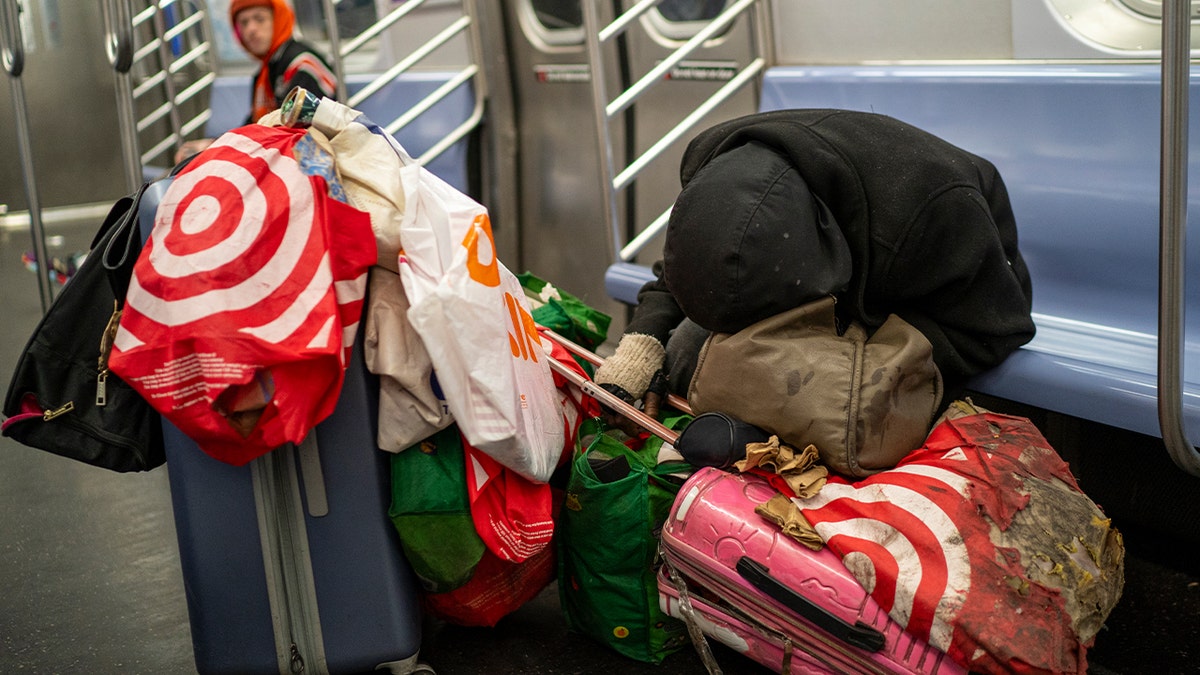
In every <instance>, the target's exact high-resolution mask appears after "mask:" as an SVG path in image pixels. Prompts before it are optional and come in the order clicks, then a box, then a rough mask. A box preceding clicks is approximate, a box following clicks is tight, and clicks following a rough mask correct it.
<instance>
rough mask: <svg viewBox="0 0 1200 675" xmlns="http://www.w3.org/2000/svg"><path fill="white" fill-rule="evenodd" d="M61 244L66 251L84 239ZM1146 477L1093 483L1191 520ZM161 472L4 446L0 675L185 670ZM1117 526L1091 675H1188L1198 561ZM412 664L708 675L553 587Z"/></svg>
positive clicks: (1165, 542)
mask: <svg viewBox="0 0 1200 675" xmlns="http://www.w3.org/2000/svg"><path fill="white" fill-rule="evenodd" d="M64 235H65V239H64V241H63V242H62V243H61V244H60V245H59V248H60V249H62V250H65V251H69V250H71V249H72V248H73V247H78V246H85V245H86V242H87V240H88V239H89V238H90V231H77V232H74V233H72V232H70V231H67V232H64ZM79 241H82V242H83V243H82V244H80V243H77V242H79ZM26 248H28V243H27V235H25V234H24V233H19V235H14V234H12V233H4V232H0V301H2V304H0V307H2V312H3V327H2V329H3V335H4V339H3V341H2V342H0V386H2V387H3V389H7V381H8V377H9V375H10V374H11V372H12V369H13V365H14V364H15V361H16V358H17V355H18V354H19V352H20V350H21V347H22V346H23V344H24V342H25V340H26V338H27V337H28V335H29V333H30V332H31V331H32V329H33V326H34V323H35V322H36V319H37V316H38V312H39V308H38V302H37V292H36V282H35V277H34V275H33V274H31V273H30V272H28V271H27V270H25V269H24V268H23V267H22V266H21V264H20V260H19V258H20V252H21V251H22V250H25V249H26ZM1144 470H1145V467H1144V466H1143V465H1139V466H1136V467H1130V466H1128V463H1126V464H1125V465H1123V467H1122V469H1121V471H1123V472H1125V473H1124V474H1123V475H1113V476H1109V478H1111V481H1110V482H1111V483H1112V484H1113V487H1109V486H1108V484H1107V483H1105V482H1104V480H1102V479H1097V481H1096V483H1095V484H1096V485H1097V486H1098V487H1102V488H1104V490H1106V492H1105V495H1106V496H1108V495H1109V494H1112V495H1114V496H1113V497H1112V499H1116V496H1117V495H1121V496H1123V497H1128V498H1129V499H1128V500H1127V501H1129V502H1130V503H1135V504H1136V503H1137V502H1138V500H1142V501H1143V502H1151V503H1153V502H1154V501H1155V500H1159V501H1163V502H1164V503H1166V499H1167V497H1165V496H1164V495H1168V494H1179V495H1182V501H1180V502H1177V505H1176V506H1173V507H1171V508H1172V509H1173V510H1174V511H1175V512H1177V513H1178V512H1184V513H1186V514H1187V515H1188V516H1189V518H1190V519H1191V520H1192V521H1194V520H1195V516H1196V513H1197V505H1196V495H1197V494H1200V492H1197V491H1196V489H1195V488H1196V487H1197V485H1198V484H1197V482H1196V481H1192V480H1191V479H1184V480H1179V479H1177V478H1172V479H1168V480H1167V481H1165V483H1171V485H1170V486H1169V489H1170V490H1171V491H1172V492H1166V489H1167V487H1163V486H1164V482H1159V483H1155V482H1151V483H1150V485H1149V486H1146V485H1144V484H1141V483H1139V482H1138V481H1135V480H1131V479H1130V477H1131V476H1135V475H1140V472H1142V471H1144ZM167 471H168V469H167V468H165V467H164V468H160V469H157V470H155V471H152V472H149V473H146V474H133V475H129V474H115V473H111V472H108V471H105V470H102V469H96V468H93V467H89V466H85V465H82V464H79V463H76V462H73V461H71V460H66V459H62V458H58V457H54V456H52V455H48V454H46V453H43V452H40V451H37V450H33V449H30V448H26V447H24V446H21V445H18V444H16V443H14V442H12V441H10V440H8V439H0V675H8V674H10V673H23V674H24V673H28V674H43V673H45V674H50V673H100V674H107V673H130V674H135V673H145V674H155V675H161V674H167V673H189V672H194V671H195V668H194V665H193V664H194V662H193V658H192V647H191V637H190V632H189V629H188V616H187V608H186V603H185V599H184V591H183V588H184V580H183V578H182V575H181V572H180V568H179V556H178V551H177V547H176V542H175V531H174V521H173V518H172V515H171V506H170V496H169V488H168V484H167ZM1165 471H1166V472H1167V473H1168V474H1170V468H1169V467H1168V468H1166V469H1165ZM1106 475H1107V474H1106ZM1086 487H1087V483H1086V482H1085V488H1086ZM1157 490H1162V492H1156V491H1157ZM1107 491H1111V492H1107ZM1130 491H1133V492H1134V493H1136V494H1130ZM1139 491H1140V492H1139ZM1098 501H1101V503H1102V504H1103V503H1104V501H1103V500H1098ZM1110 501H1111V500H1110ZM1131 513H1132V512H1131ZM1110 515H1113V514H1112V513H1110ZM1160 520H1161V519H1160ZM1116 523H1117V526H1118V527H1119V528H1121V529H1122V531H1123V532H1124V534H1125V537H1126V541H1127V544H1128V547H1129V551H1130V557H1129V560H1128V566H1127V573H1126V593H1125V596H1124V597H1123V599H1122V600H1121V603H1120V604H1119V605H1118V606H1117V608H1116V610H1115V611H1114V612H1113V614H1112V615H1111V616H1110V619H1109V621H1108V624H1107V628H1106V630H1105V631H1104V632H1102V633H1101V634H1100V636H1099V637H1098V638H1097V641H1096V645H1095V647H1094V648H1093V649H1092V651H1091V652H1090V658H1091V661H1092V664H1093V667H1092V670H1091V672H1094V673H1122V674H1124V673H1129V674H1137V673H1157V674H1160V675H1168V674H1173V673H1189V672H1200V666H1198V665H1197V664H1196V659H1197V657H1200V573H1198V572H1200V566H1198V565H1197V564H1196V562H1195V559H1194V558H1193V557H1191V555H1181V553H1187V551H1183V550H1182V549H1181V547H1183V546H1185V545H1189V546H1194V543H1195V542H1194V540H1193V541H1191V543H1190V544H1189V543H1188V542H1187V541H1183V540H1177V539H1175V538H1172V537H1170V536H1164V535H1162V534H1161V533H1156V531H1155V529H1154V528H1153V527H1146V526H1144V523H1143V522H1141V521H1139V519H1138V518H1135V517H1130V518H1128V519H1126V520H1122V519H1121V518H1116ZM1169 529H1170V528H1168V530H1169ZM1184 539H1186V538H1184ZM422 658H423V660H424V661H426V662H427V663H429V664H430V665H431V666H433V667H434V668H435V669H436V670H437V672H438V673H441V674H442V675H458V674H468V673H496V674H507V673H513V674H516V673H544V674H565V673H578V674H585V673H703V672H705V671H704V669H703V668H702V667H701V665H700V662H699V661H698V659H697V658H696V656H695V655H694V654H693V653H692V652H690V651H685V652H681V653H679V654H677V655H675V656H673V657H671V658H669V659H668V660H667V662H666V663H665V664H663V665H662V666H651V665H646V664H641V663H637V662H633V661H630V660H627V659H625V658H624V657H621V656H618V655H616V654H615V653H612V652H609V651H607V650H606V649H605V648H603V647H600V646H599V645H597V644H595V643H592V642H590V641H588V640H587V639H584V638H581V637H579V636H577V635H573V634H571V633H569V632H568V631H567V630H566V628H565V625H564V622H563V619H562V616H561V613H560V611H559V607H558V603H557V595H556V590H555V588H554V586H551V587H549V588H547V589H546V591H544V592H543V593H542V594H541V595H540V596H539V597H538V598H536V599H535V600H534V601H532V602H531V603H529V604H528V605H526V606H525V607H523V608H522V609H520V610H518V611H517V612H516V613H514V614H513V615H510V616H509V617H506V618H505V619H504V620H502V621H501V622H500V624H499V625H498V626H496V627H495V628H488V629H480V628H462V627H457V626H449V625H445V624H439V623H436V622H427V625H426V626H425V640H424V645H423V648H422ZM717 658H718V660H719V661H720V663H721V664H722V665H723V667H724V669H725V672H727V673H756V672H765V671H764V670H763V669H761V668H759V667H758V666H756V665H755V664H753V663H751V662H750V661H747V660H745V659H743V658H742V657H740V656H738V655H736V654H734V653H732V652H729V651H726V650H722V649H718V650H717Z"/></svg>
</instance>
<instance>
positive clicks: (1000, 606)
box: [795, 402, 1124, 673]
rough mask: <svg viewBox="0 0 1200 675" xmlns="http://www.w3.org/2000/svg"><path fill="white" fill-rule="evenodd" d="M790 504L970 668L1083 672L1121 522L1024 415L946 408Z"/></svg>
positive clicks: (892, 607)
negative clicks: (907, 446) (899, 445)
mask: <svg viewBox="0 0 1200 675" xmlns="http://www.w3.org/2000/svg"><path fill="white" fill-rule="evenodd" d="M955 405H956V406H959V405H964V404H961V402H960V403H958V404H955ZM972 410H973V409H972ZM795 503H796V504H797V505H798V506H799V507H800V509H801V511H802V512H803V513H804V515H805V517H806V518H807V519H808V520H809V522H810V523H812V524H813V526H814V527H815V528H816V530H817V532H818V533H819V534H820V535H821V538H822V539H823V540H825V543H826V544H827V545H828V546H829V547H830V549H832V550H833V551H834V552H836V553H837V554H838V555H840V556H841V557H842V559H843V561H844V562H845V563H846V567H847V568H848V569H849V570H850V571H851V573H852V574H854V576H855V577H856V578H857V579H858V580H859V581H860V582H861V583H862V584H863V586H864V587H866V588H867V590H868V591H869V592H870V593H871V597H873V598H874V599H875V600H876V602H878V603H879V604H880V606H882V607H883V608H884V609H885V610H887V611H888V614H889V615H890V616H891V617H892V618H893V619H895V620H896V622H898V623H899V624H900V625H902V626H905V629H906V630H907V631H908V632H910V633H912V634H914V635H916V636H918V637H920V638H922V639H925V640H928V641H929V643H930V644H932V645H933V646H935V647H937V648H939V649H941V650H943V651H945V652H946V653H947V654H948V655H949V656H950V657H951V658H953V659H954V660H955V661H956V662H957V663H959V664H961V665H962V666H964V667H966V668H968V669H970V670H971V671H972V672H978V673H1082V672H1085V670H1086V668H1087V659H1086V651H1087V646H1089V645H1090V644H1091V642H1092V640H1093V638H1094V637H1095V635H1096V633H1097V631H1099V629H1100V627H1101V624H1102V623H1103V622H1104V620H1105V618H1106V617H1107V615H1108V613H1109V612H1110V611H1111V609H1112V608H1113V606H1114V605H1115V604H1116V602H1117V600H1118V599H1119V598H1120V595H1121V589H1122V586H1123V569H1124V567H1123V560H1124V545H1123V543H1122V540H1121V536H1120V533H1119V532H1117V531H1116V530H1115V529H1113V528H1111V526H1110V522H1109V520H1108V519H1107V518H1105V517H1104V514H1103V513H1102V512H1101V511H1100V509H1099V508H1098V507H1097V506H1096V505H1095V503H1093V502H1092V501H1091V500H1090V499H1089V498H1088V497H1087V496H1086V495H1084V494H1083V492H1082V491H1080V489H1079V486H1078V485H1077V484H1076V482H1075V479H1074V477H1073V476H1072V475H1071V472H1070V469H1069V467H1068V466H1067V464H1066V463H1065V462H1063V461H1062V459H1061V458H1059V456H1058V454H1057V453H1055V451H1054V450H1053V449H1052V448H1051V447H1050V445H1049V444H1048V443H1047V442H1046V440H1045V438H1043V437H1042V435H1041V434H1040V433H1039V432H1038V430H1037V429H1036V427H1034V425H1033V424H1032V423H1031V422H1030V421H1029V420H1027V419H1024V418H1020V417H1011V416H1007V415H999V414H994V413H987V412H984V413H979V414H969V415H967V416H963V417H958V418H957V419H947V420H945V421H943V422H942V423H940V424H939V425H937V426H936V427H935V428H934V430H933V432H932V433H931V434H930V435H929V437H928V439H927V440H926V442H925V445H924V446H923V447H922V448H920V449H919V450H916V451H915V452H913V453H912V454H910V455H908V456H907V457H906V458H905V459H904V460H903V461H901V462H900V463H899V464H898V465H897V466H896V467H895V468H894V469H891V470H887V471H883V472H881V473H879V474H875V475H873V476H870V477H868V478H866V479H863V480H860V481H858V482H855V483H851V482H849V481H847V480H846V479H844V478H841V477H835V476H831V477H830V479H829V482H828V483H827V484H826V485H825V487H824V488H822V490H821V491H820V493H818V494H817V495H816V496H815V497H812V498H809V499H797V500H795Z"/></svg>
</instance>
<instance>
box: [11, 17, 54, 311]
mask: <svg viewBox="0 0 1200 675" xmlns="http://www.w3.org/2000/svg"><path fill="white" fill-rule="evenodd" d="M20 11H21V10H20V8H19V7H18V6H17V2H16V0H0V52H2V54H3V61H4V70H5V71H6V72H7V73H8V81H9V85H10V86H11V87H12V99H13V113H14V115H15V120H14V121H15V124H16V127H17V128H16V132H17V154H18V155H20V160H21V179H22V180H23V181H24V183H25V200H26V201H27V202H28V203H29V225H30V228H29V233H30V235H31V236H32V237H33V254H34V256H35V257H36V258H37V261H38V274H37V278H38V296H39V298H40V299H41V302H42V313H43V314H44V313H45V312H46V311H48V310H49V309H50V303H51V302H52V301H53V297H52V293H51V291H50V264H49V260H50V256H49V254H48V253H47V252H46V230H45V227H44V226H43V224H42V203H41V199H39V197H38V191H37V179H36V177H35V176H34V173H33V147H32V144H31V142H30V138H29V106H28V105H27V104H26V102H25V83H24V82H22V81H21V73H22V72H23V71H24V70H25V48H24V46H23V45H22V41H21V22H20Z"/></svg>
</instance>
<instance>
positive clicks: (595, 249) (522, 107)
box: [490, 0, 625, 337]
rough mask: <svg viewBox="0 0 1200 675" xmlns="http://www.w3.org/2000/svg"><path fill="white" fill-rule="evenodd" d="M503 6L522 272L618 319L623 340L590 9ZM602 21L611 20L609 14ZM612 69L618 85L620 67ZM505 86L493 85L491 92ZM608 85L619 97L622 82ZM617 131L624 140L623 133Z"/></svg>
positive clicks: (555, 3) (535, 1)
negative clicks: (587, 33)
mask: <svg viewBox="0 0 1200 675" xmlns="http://www.w3.org/2000/svg"><path fill="white" fill-rule="evenodd" d="M602 4H605V7H606V9H607V3H602ZM503 5H504V11H505V23H506V30H507V33H508V35H509V45H510V48H509V54H508V56H509V66H510V71H509V72H510V81H511V91H512V97H513V107H514V109H515V115H516V139H517V140H516V153H517V162H516V172H517V175H518V180H517V185H516V186H515V189H516V190H517V192H518V195H519V197H518V201H519V206H518V211H519V223H520V224H519V227H520V241H519V249H520V257H519V261H518V262H519V265H520V267H521V269H520V270H515V269H514V271H524V270H528V271H530V272H533V273H534V274H536V275H538V276H540V277H542V278H544V279H546V280H547V281H549V282H551V283H553V284H554V285H556V286H558V287H559V288H562V289H563V290H565V291H567V292H569V293H572V294H574V295H576V296H578V297H579V298H580V299H581V300H583V301H584V302H586V303H587V304H589V305H591V306H592V307H595V308H596V309H599V310H601V311H603V312H605V313H607V314H609V315H611V316H612V317H613V319H614V326H613V328H612V329H610V331H609V333H610V336H614V337H615V336H616V335H618V334H619V332H618V331H619V330H620V327H621V326H623V325H624V314H625V307H624V305H621V304H620V303H617V302H615V301H613V300H611V299H610V298H609V297H608V295H607V294H606V293H605V291H604V271H605V269H606V268H607V266H608V264H609V263H610V262H611V260H612V253H611V252H610V245H609V243H608V236H609V235H608V229H607V227H606V226H605V223H604V222H603V208H602V206H603V190H602V185H603V181H604V179H603V178H602V177H601V163H600V156H599V143H598V141H597V133H596V122H595V113H594V108H593V103H592V90H591V82H590V73H589V68H588V64H587V52H586V48H585V39H584V32H583V9H582V5H581V3H580V2H579V0H505V2H504V3H503ZM602 20H603V21H606V22H607V21H611V20H612V16H611V14H610V15H608V16H605V17H603V18H602ZM605 70H606V72H607V73H612V74H613V75H612V77H613V78H615V77H616V73H617V71H618V69H617V68H616V65H615V64H613V65H612V66H611V67H607V66H606V68H605ZM610 79H611V78H610ZM498 85H499V83H498V82H496V81H495V79H493V80H492V81H491V85H490V86H491V88H492V89H493V90H495V88H496V87H497V86H498ZM608 86H609V87H610V91H619V84H618V83H617V82H616V81H614V82H612V83H611V84H609V85H608ZM613 133H614V137H615V138H617V139H623V134H622V133H621V130H620V129H614V130H613ZM619 142H622V143H623V140H620V141H619ZM618 147H619V146H618Z"/></svg>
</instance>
